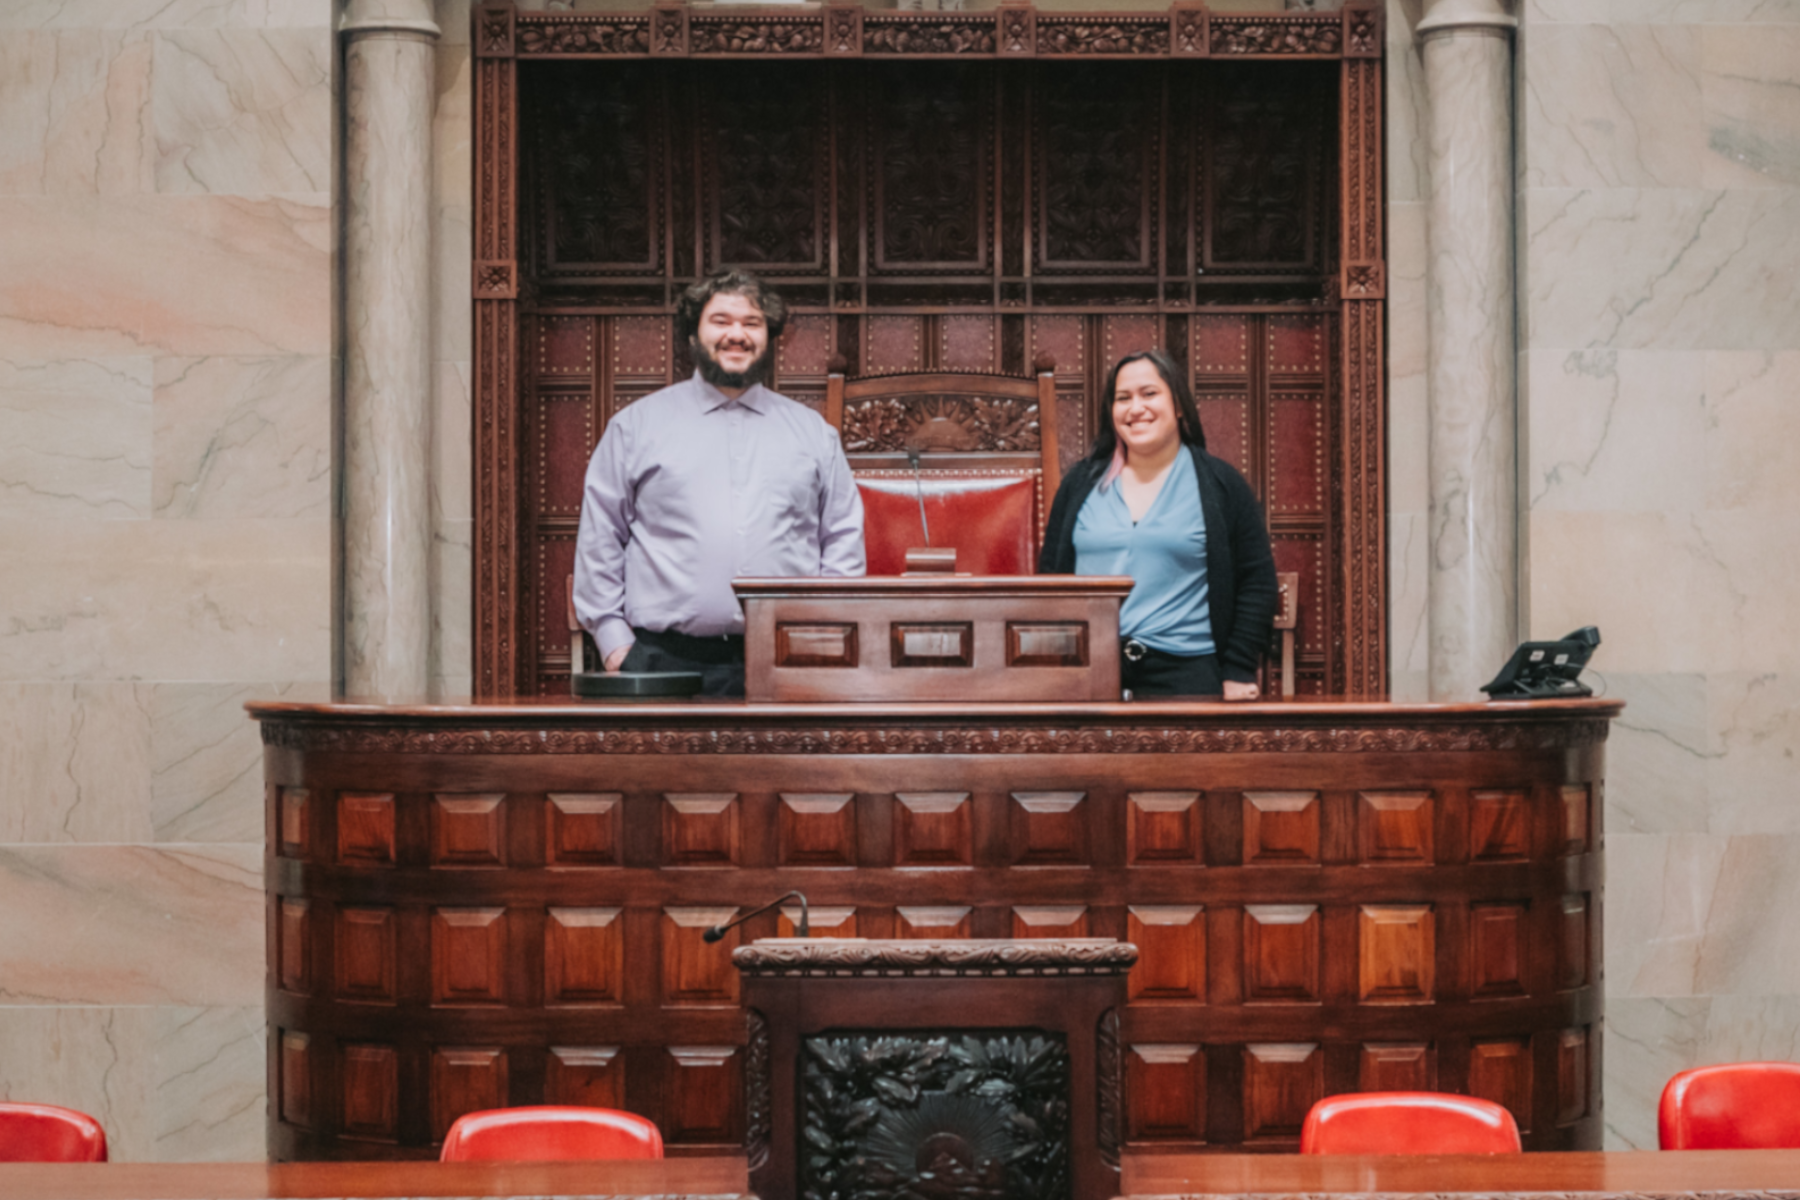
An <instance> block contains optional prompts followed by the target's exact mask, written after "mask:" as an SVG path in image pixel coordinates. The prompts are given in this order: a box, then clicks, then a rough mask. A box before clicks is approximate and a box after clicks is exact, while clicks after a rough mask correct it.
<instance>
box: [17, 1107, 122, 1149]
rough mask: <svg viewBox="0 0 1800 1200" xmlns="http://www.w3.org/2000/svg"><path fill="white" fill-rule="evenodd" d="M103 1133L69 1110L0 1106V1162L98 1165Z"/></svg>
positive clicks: (83, 1115) (103, 1145) (92, 1122)
mask: <svg viewBox="0 0 1800 1200" xmlns="http://www.w3.org/2000/svg"><path fill="white" fill-rule="evenodd" d="M105 1161H106V1130H105V1129H103V1128H101V1126H100V1122H98V1121H96V1120H94V1118H92V1117H90V1116H88V1115H87V1114H86V1113H81V1112H76V1111H75V1110H74V1109H72V1108H58V1107H57V1106H56V1105H54V1104H24V1103H17V1102H13V1103H0V1162H19V1163H24V1162H40V1163H42V1162H57V1163H102V1162H105Z"/></svg>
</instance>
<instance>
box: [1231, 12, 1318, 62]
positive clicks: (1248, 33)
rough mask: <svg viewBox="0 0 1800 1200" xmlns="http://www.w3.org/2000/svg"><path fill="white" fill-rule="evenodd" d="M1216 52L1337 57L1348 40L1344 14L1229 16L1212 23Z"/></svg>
mask: <svg viewBox="0 0 1800 1200" xmlns="http://www.w3.org/2000/svg"><path fill="white" fill-rule="evenodd" d="M1209 30H1210V35H1211V38H1212V52H1213V53H1214V54H1321V55H1333V56H1335V55H1336V54H1337V53H1338V52H1339V48H1340V47H1341V46H1342V44H1343V40H1344V23H1343V17H1342V15H1341V14H1339V13H1328V14H1324V15H1322V16H1318V17H1297V18H1296V17H1288V18H1280V17H1226V16H1220V15H1219V14H1217V13H1214V14H1213V16H1212V20H1211V21H1210V22H1209Z"/></svg>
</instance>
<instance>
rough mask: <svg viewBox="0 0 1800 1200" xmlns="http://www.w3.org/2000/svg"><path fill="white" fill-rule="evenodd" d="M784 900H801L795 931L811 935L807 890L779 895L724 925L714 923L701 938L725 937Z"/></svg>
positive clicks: (709, 940) (803, 935) (714, 938)
mask: <svg viewBox="0 0 1800 1200" xmlns="http://www.w3.org/2000/svg"><path fill="white" fill-rule="evenodd" d="M783 900H798V901H800V924H799V925H798V926H796V927H795V929H794V932H795V933H796V934H797V935H799V936H800V937H811V936H812V929H811V924H810V922H809V920H808V914H807V908H806V893H805V892H789V893H788V894H787V895H785V896H777V897H776V898H775V899H773V900H771V901H769V902H768V903H767V904H765V905H763V906H762V907H761V908H753V909H751V910H750V911H749V912H747V913H745V914H744V915H743V916H741V917H733V918H731V920H729V921H727V922H725V923H724V924H723V925H714V926H713V927H712V928H711V929H709V930H707V931H706V932H705V933H703V934H701V935H700V938H701V940H702V941H706V942H716V941H718V940H719V939H720V938H722V937H724V936H725V935H726V934H728V933H730V932H731V931H732V930H733V929H736V928H737V927H738V926H739V925H742V924H743V923H744V922H745V921H748V920H749V919H750V918H751V917H760V916H762V915H763V914H764V913H766V912H768V911H769V910H770V909H771V908H774V907H775V906H776V905H777V904H780V903H781V902H782V901H783Z"/></svg>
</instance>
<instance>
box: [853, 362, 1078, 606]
mask: <svg viewBox="0 0 1800 1200" xmlns="http://www.w3.org/2000/svg"><path fill="white" fill-rule="evenodd" d="M1034 365H1035V369H1036V377H1035V378H1030V379H1021V378H1018V377H1016V376H1011V375H976V374H950V373H946V372H935V371H934V372H924V373H920V374H909V375H875V376H869V377H867V378H863V379H846V378H844V363H843V361H842V360H841V359H839V360H836V361H834V362H833V363H832V364H831V368H832V369H831V373H830V375H829V376H828V378H827V383H826V391H825V419H826V420H827V421H829V422H830V423H831V424H832V426H833V427H835V428H836V429H837V430H838V433H839V435H840V436H841V437H842V438H843V441H844V452H845V454H846V456H847V457H848V458H849V460H850V469H851V470H852V471H853V472H854V473H855V475H856V482H857V485H858V487H859V488H860V489H861V490H862V500H863V533H864V541H865V544H866V546H867V548H868V556H869V574H871V575H899V574H902V573H903V572H904V571H905V570H906V552H907V550H908V549H911V548H913V547H919V546H925V545H927V544H928V541H929V544H930V545H931V546H933V547H954V548H955V550H956V561H955V567H954V569H956V570H960V571H966V572H968V573H970V574H973V575H1030V574H1033V573H1035V572H1036V570H1037V555H1038V548H1039V546H1041V545H1042V543H1043V532H1044V522H1045V520H1046V519H1047V518H1048V516H1049V511H1050V501H1051V500H1052V499H1054V498H1055V496H1056V486H1057V484H1058V483H1059V482H1061V479H1062V472H1061V464H1060V460H1059V459H1058V458H1057V445H1056V419H1055V416H1056V380H1055V376H1054V374H1053V372H1054V371H1055V369H1056V364H1055V362H1054V361H1052V360H1050V359H1048V358H1043V359H1039V361H1038V362H1037V363H1036V364H1034ZM915 460H916V465H917V474H916V475H915V472H914V466H915ZM921 494H922V495H923V503H922V505H921ZM921 507H923V509H924V515H923V518H922V517H921V512H920V509H921ZM926 524H929V527H930V538H929V539H927V538H926V536H925V534H926V530H925V528H923V526H924V525H926ZM946 565H947V564H946Z"/></svg>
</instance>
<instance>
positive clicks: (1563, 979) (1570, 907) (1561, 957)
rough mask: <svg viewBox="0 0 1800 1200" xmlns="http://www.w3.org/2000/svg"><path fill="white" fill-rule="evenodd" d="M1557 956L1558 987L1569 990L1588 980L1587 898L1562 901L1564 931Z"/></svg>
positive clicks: (1582, 984) (1565, 898)
mask: <svg viewBox="0 0 1800 1200" xmlns="http://www.w3.org/2000/svg"><path fill="white" fill-rule="evenodd" d="M1559 941H1560V943H1561V944H1560V945H1559V946H1558V947H1557V954H1556V986H1557V987H1558V988H1561V989H1564V990H1567V989H1569V988H1578V987H1583V986H1585V985H1586V984H1587V981H1588V901H1587V897H1586V896H1564V897H1563V898H1562V930H1561V937H1560V939H1559Z"/></svg>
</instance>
